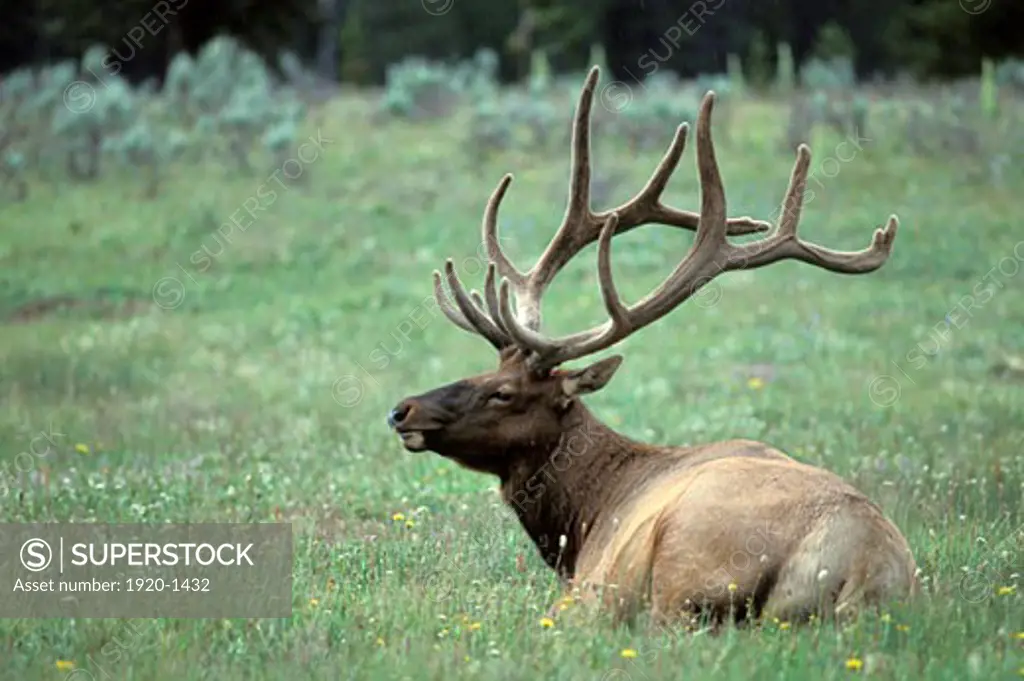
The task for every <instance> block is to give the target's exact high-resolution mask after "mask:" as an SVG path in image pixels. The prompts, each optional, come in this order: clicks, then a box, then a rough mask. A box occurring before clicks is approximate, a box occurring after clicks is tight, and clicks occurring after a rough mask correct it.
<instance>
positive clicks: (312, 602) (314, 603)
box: [309, 598, 320, 608]
mask: <svg viewBox="0 0 1024 681" xmlns="http://www.w3.org/2000/svg"><path fill="white" fill-rule="evenodd" d="M318 605H320V599H319V598H310V599H309V607H311V608H315V607H316V606H318Z"/></svg>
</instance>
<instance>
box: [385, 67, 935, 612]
mask: <svg viewBox="0 0 1024 681" xmlns="http://www.w3.org/2000/svg"><path fill="white" fill-rule="evenodd" d="M598 75H599V73H598V69H597V68H596V67H595V68H593V69H592V70H591V71H590V74H589V75H588V77H587V79H586V81H585V84H584V86H583V89H582V92H581V95H580V99H579V102H578V105H577V108H576V114H575V118H574V122H573V137H572V155H571V169H570V178H569V199H568V207H567V209H566V212H565V215H564V218H563V221H562V224H561V226H560V228H559V229H558V231H557V232H556V234H555V236H554V237H553V239H552V241H551V242H550V244H549V246H548V248H547V249H546V250H545V251H544V253H543V254H542V255H541V256H540V258H539V259H538V261H537V263H536V264H535V265H534V267H533V268H532V269H530V270H529V271H527V272H523V271H521V270H519V269H518V268H516V267H515V265H514V264H513V263H512V262H511V261H510V260H509V258H508V257H507V256H506V255H505V253H504V252H503V250H502V248H501V245H500V243H499V240H498V227H497V223H498V217H497V215H498V206H499V204H500V203H501V200H502V198H503V197H504V196H505V193H506V191H507V190H508V188H509V183H510V182H511V180H512V177H511V175H505V176H504V177H503V178H502V180H501V181H500V183H499V184H498V187H497V189H496V190H495V191H494V193H493V194H492V195H491V197H490V200H489V201H488V202H487V205H486V208H485V210H484V215H483V226H482V231H483V240H484V244H485V245H486V248H487V253H488V260H489V263H488V266H487V271H486V278H485V283H484V292H483V295H482V296H481V295H480V294H479V293H477V292H476V291H470V292H467V290H466V288H465V287H464V286H463V284H462V282H461V281H460V280H459V277H458V275H457V274H456V272H455V267H454V265H453V263H452V260H451V259H448V260H447V262H446V263H445V268H444V269H445V273H444V276H443V277H442V275H441V273H440V272H438V271H435V272H434V294H435V297H436V299H437V303H438V307H439V309H441V310H442V311H443V312H444V314H445V316H446V317H447V318H448V319H450V320H451V321H452V322H453V323H454V324H455V325H456V326H458V327H459V328H461V329H463V330H465V331H468V332H470V333H473V334H477V335H479V336H482V337H483V338H484V339H486V340H487V341H489V342H490V343H491V345H493V346H494V348H495V349H496V350H497V351H498V354H499V362H498V368H497V370H496V371H493V372H490V373H485V374H482V375H477V376H473V377H470V378H465V379H463V380H460V381H456V382H454V383H450V384H448V385H445V386H442V387H439V388H436V389H434V390H431V391H429V392H426V393H423V394H421V395H417V396H414V397H408V398H406V399H404V400H402V401H401V402H400V403H399V404H398V405H397V406H395V407H394V409H392V410H391V411H390V413H389V414H388V424H389V425H390V427H391V428H393V429H394V430H395V431H396V432H397V434H398V435H399V436H400V438H401V441H402V443H403V444H404V447H405V449H406V450H408V451H413V452H418V451H425V450H429V451H433V452H435V453H437V454H439V455H441V456H444V457H446V458H448V459H451V460H454V461H456V462H457V463H459V464H461V465H462V466H464V467H467V468H469V469H472V470H475V471H480V472H484V473H490V474H493V475H496V476H498V478H499V480H500V485H501V486H500V491H501V495H502V498H503V500H504V502H505V503H506V504H508V505H509V506H510V507H511V508H512V510H513V511H514V513H515V514H516V516H517V517H518V518H519V521H520V522H521V524H522V526H523V527H524V528H525V530H526V532H527V533H528V534H529V536H530V538H531V539H532V541H533V543H534V544H535V545H536V546H537V548H538V550H539V551H540V553H541V555H542V556H543V558H544V560H545V562H546V563H547V564H548V565H549V566H551V567H552V568H554V569H555V570H556V571H557V572H558V574H559V575H560V576H561V577H562V578H563V580H564V581H565V582H567V583H568V584H569V585H571V586H573V587H574V588H576V589H579V588H580V587H584V593H588V594H591V596H590V597H591V600H592V602H595V603H597V604H604V605H606V606H608V607H609V608H610V609H611V611H612V612H613V613H614V614H615V616H616V617H618V618H619V619H620V620H621V619H622V618H627V619H632V615H633V614H635V613H637V612H639V609H640V608H642V607H646V608H649V610H650V613H651V615H652V617H653V618H654V621H660V622H665V621H670V620H672V619H675V618H682V617H684V616H688V617H710V618H711V620H712V621H715V622H718V623H721V622H723V621H724V620H725V618H727V617H729V616H730V614H731V618H732V619H733V620H735V621H752V620H755V619H757V618H762V617H777V618H780V619H781V620H788V621H794V622H796V621H806V620H807V619H808V618H809V617H810V616H812V615H817V616H819V617H821V618H823V619H824V618H829V617H835V616H836V615H838V614H840V613H843V612H844V611H845V612H848V613H856V612H858V611H859V610H862V609H863V608H865V607H878V606H880V605H882V604H883V603H884V602H886V601H889V600H896V599H901V598H905V597H909V596H910V595H911V594H913V593H914V592H916V590H917V579H916V566H915V562H914V557H913V555H912V553H911V550H910V547H909V546H908V543H907V541H906V539H905V538H904V537H903V535H902V534H901V533H900V531H899V530H898V529H897V528H896V526H895V525H894V524H893V523H892V522H891V521H890V520H889V519H887V518H886V517H885V516H884V515H883V513H882V512H881V510H880V509H879V508H878V507H877V506H876V505H875V504H874V503H872V502H871V501H870V500H869V499H868V498H867V497H866V496H865V495H864V494H862V493H861V492H859V491H858V490H857V489H855V488H853V487H852V486H851V485H849V484H848V483H846V482H845V481H843V480H842V479H841V478H840V477H838V476H837V475H835V474H833V473H831V472H829V471H826V470H823V469H821V468H817V467H814V466H810V465H807V464H804V463H801V462H799V461H796V460H795V459H793V458H790V457H789V456H787V455H786V454H784V453H782V452H780V451H779V450H777V449H775V448H773V447H771V446H770V445H767V444H764V443H761V442H756V441H751V440H729V441H726V442H718V443H713V444H703V445H698V446H688V447H681V446H680V447H671V446H655V445H651V444H646V443H642V442H636V441H634V440H632V439H630V438H627V437H625V436H623V435H621V434H619V433H616V432H615V431H613V430H612V429H611V428H609V427H608V426H606V425H604V424H603V423H601V422H600V421H599V420H598V419H597V418H596V417H595V416H594V415H593V414H592V413H591V412H590V411H589V410H588V409H587V407H586V406H585V405H584V403H583V402H582V401H581V398H582V397H583V396H584V395H587V394H591V393H594V392H596V391H598V390H601V389H602V388H604V387H605V386H606V385H607V384H608V382H609V380H610V379H611V378H612V375H613V374H614V373H615V372H616V370H617V369H618V368H619V365H620V363H621V361H622V357H621V356H619V355H614V356H611V357H608V358H605V359H601V360H600V361H597V362H594V363H592V364H590V365H589V366H586V367H584V368H574V369H565V368H559V365H561V364H562V363H564V362H568V361H570V360H575V359H578V358H581V357H584V356H586V355H590V354H593V353H596V352H599V351H601V350H605V349H607V348H609V347H610V346H612V345H614V344H615V343H617V342H619V341H621V340H622V339H624V338H626V337H627V336H628V335H630V334H632V333H635V332H637V331H639V330H640V329H642V328H644V327H645V326H648V325H650V324H652V323H654V322H655V321H657V320H658V319H660V318H661V317H663V316H664V315H666V314H668V313H669V312H670V311H671V310H672V309H673V308H675V307H676V306H677V305H679V304H680V303H682V302H683V301H685V300H686V299H688V298H689V297H691V296H692V295H693V294H694V293H695V292H697V291H698V290H699V289H700V288H701V287H702V286H704V285H705V284H707V283H708V282H709V281H710V280H711V279H713V278H714V277H715V276H717V275H718V274H721V273H722V272H729V271H733V270H740V269H755V268H758V267H763V266H765V265H770V264H771V263H774V262H777V261H780V260H785V259H787V258H789V259H795V260H799V261H802V262H805V263H808V264H811V265H814V266H816V267H820V268H823V269H826V270H829V271H832V272H839V273H843V274H864V273H867V272H872V271H874V270H876V269H878V268H879V267H881V266H882V265H883V264H884V263H885V261H886V260H887V258H888V257H889V254H890V252H891V251H892V246H893V241H894V239H895V237H896V230H897V226H898V221H897V218H896V216H895V215H893V216H891V217H890V218H889V220H888V223H887V224H886V226H885V227H884V228H879V229H877V230H876V231H875V233H874V239H873V241H872V243H871V245H870V246H869V247H868V248H866V249H864V250H861V251H856V252H843V251H834V250H830V249H827V248H824V247H822V246H819V245H817V244H813V243H810V242H808V241H804V240H802V239H800V238H799V237H798V236H797V224H798V222H799V220H800V213H801V208H802V204H803V197H804V188H805V186H806V182H807V173H808V167H809V165H810V150H809V148H808V147H807V146H806V145H800V147H799V148H798V150H797V158H796V162H795V164H794V167H793V170H792V174H791V176H790V181H789V187H788V189H787V191H786V195H785V199H784V201H783V203H782V210H781V212H780V215H779V217H778V220H777V222H776V225H775V227H774V231H772V232H771V233H770V234H768V235H767V236H765V237H764V238H762V239H760V240H757V241H753V242H750V243H745V244H735V243H731V242H730V241H729V240H728V239H727V238H726V237H727V236H730V235H744V234H754V233H759V232H767V231H769V230H771V229H772V225H771V224H769V223H767V222H764V221H761V220H755V219H753V218H750V217H738V218H729V217H728V216H727V212H726V204H725V191H724V188H723V185H722V178H721V175H720V172H719V168H718V162H717V161H716V158H715V149H714V144H713V142H712V136H711V112H712V107H713V105H714V102H715V95H714V92H708V93H707V94H706V95H705V97H704V99H703V100H702V103H701V105H700V110H699V113H698V116H697V121H696V128H697V131H696V138H697V139H696V147H697V151H696V156H697V171H698V175H699V178H700V189H701V203H700V213H699V214H698V213H692V212H688V211H683V210H678V209H675V208H672V207H669V206H667V205H665V204H663V203H662V202H661V198H660V197H661V194H662V193H663V191H664V189H665V186H666V184H667V183H668V180H669V177H670V176H671V174H672V172H673V171H674V170H675V168H676V166H677V165H678V163H679V159H680V157H681V156H682V153H683V148H684V146H685V141H686V137H687V131H688V124H686V123H683V124H682V125H680V126H679V127H678V128H677V130H676V134H675V138H674V140H673V141H672V143H671V145H670V147H669V149H668V151H667V152H666V153H665V155H664V157H663V159H662V160H661V162H660V164H659V165H658V167H657V169H656V170H655V172H654V174H653V175H652V176H651V178H650V179H649V181H648V182H647V184H646V186H644V188H643V189H642V190H641V191H640V192H639V193H638V194H636V195H635V196H634V197H633V198H632V199H630V200H629V201H627V202H626V203H624V204H623V205H621V206H619V207H618V208H615V209H614V210H610V211H606V212H594V211H593V210H592V208H591V207H590V173H591V163H590V111H591V106H592V103H593V98H594V89H595V87H596V85H597V81H598ZM652 223H656V224H663V225H669V226H674V227H679V228H683V229H689V230H695V231H696V234H695V238H694V242H693V245H692V246H691V248H690V250H689V252H688V253H687V255H686V256H685V257H684V258H683V259H682V261H681V262H680V263H679V264H678V265H677V266H676V268H675V269H674V270H673V272H672V273H671V274H670V275H669V276H668V277H667V278H666V279H665V280H664V282H663V283H662V284H661V285H660V286H659V287H658V288H657V289H655V290H654V292H653V293H651V294H649V295H648V296H647V297H645V298H644V299H642V300H640V301H639V302H637V303H636V304H634V305H627V304H626V303H624V302H623V301H622V300H621V298H620V297H619V294H618V293H617V291H616V286H615V282H614V280H613V278H612V270H611V264H610V260H611V243H612V239H613V238H614V237H615V236H616V235H617V234H622V233H624V232H627V231H629V230H631V229H633V228H635V227H639V226H641V225H645V224H652ZM595 240H596V241H597V242H598V254H597V273H598V279H599V283H600V292H601V296H602V298H603V302H604V306H605V308H606V309H607V314H608V317H609V319H608V320H607V321H605V322H604V324H602V325H600V326H597V327H594V328H591V329H589V330H586V331H581V332H579V333H573V334H570V335H567V336H564V337H561V338H552V337H550V336H548V335H545V334H543V333H542V332H541V331H540V325H541V324H540V322H541V308H540V301H541V296H542V294H543V293H544V291H545V288H546V287H547V286H548V285H549V284H550V283H551V281H552V279H553V278H554V276H555V275H556V273H557V272H558V271H559V270H560V269H562V268H563V267H564V266H565V264H566V263H567V262H568V261H569V260H570V259H571V258H572V257H573V256H574V255H576V254H577V253H578V252H579V251H580V250H581V249H583V248H584V247H585V246H587V245H588V244H590V243H593V242H594V241H595ZM499 277H500V283H499V281H498V278H499ZM442 279H444V280H447V282H448V285H449V286H448V288H450V290H451V293H450V294H449V293H448V292H447V291H446V290H445V288H444V287H443V286H442V283H443V282H442ZM513 293H514V294H515V301H514V308H513V301H512V300H511V296H512V294H513ZM453 301H454V304H453ZM597 594H602V595H597Z"/></svg>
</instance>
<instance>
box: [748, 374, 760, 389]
mask: <svg viewBox="0 0 1024 681" xmlns="http://www.w3.org/2000/svg"><path fill="white" fill-rule="evenodd" d="M747 387H748V388H750V389H751V390H760V389H761V388H763V387H764V380H762V379H760V378H758V377H757V376H751V377H750V378H749V379H748V380H747Z"/></svg>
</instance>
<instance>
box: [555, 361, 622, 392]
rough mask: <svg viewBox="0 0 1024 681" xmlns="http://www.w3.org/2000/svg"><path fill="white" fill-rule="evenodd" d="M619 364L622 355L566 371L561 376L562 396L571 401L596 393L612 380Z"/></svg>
mask: <svg viewBox="0 0 1024 681" xmlns="http://www.w3.org/2000/svg"><path fill="white" fill-rule="evenodd" d="M620 364H622V355H612V356H611V357H606V358H605V359H602V360H601V361H599V362H594V363H593V364H591V365H590V366H588V367H585V368H583V369H576V370H574V371H566V372H565V373H564V374H563V375H562V394H563V395H565V397H566V398H568V400H571V399H572V398H573V397H576V396H577V395H586V394H588V393H594V392H597V391H598V390H600V389H601V388H603V387H605V386H606V385H607V384H608V381H610V380H612V376H614V375H615V372H616V370H618V368H619V365H620Z"/></svg>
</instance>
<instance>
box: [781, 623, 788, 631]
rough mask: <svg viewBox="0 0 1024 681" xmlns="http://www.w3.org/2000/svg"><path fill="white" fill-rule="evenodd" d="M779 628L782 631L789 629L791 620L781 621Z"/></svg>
mask: <svg viewBox="0 0 1024 681" xmlns="http://www.w3.org/2000/svg"><path fill="white" fill-rule="evenodd" d="M779 629H781V630H782V631H785V630H786V629H789V622H779Z"/></svg>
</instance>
